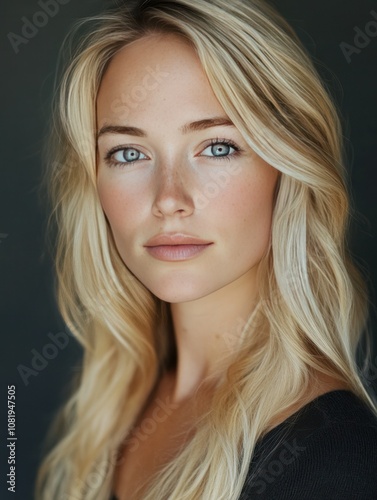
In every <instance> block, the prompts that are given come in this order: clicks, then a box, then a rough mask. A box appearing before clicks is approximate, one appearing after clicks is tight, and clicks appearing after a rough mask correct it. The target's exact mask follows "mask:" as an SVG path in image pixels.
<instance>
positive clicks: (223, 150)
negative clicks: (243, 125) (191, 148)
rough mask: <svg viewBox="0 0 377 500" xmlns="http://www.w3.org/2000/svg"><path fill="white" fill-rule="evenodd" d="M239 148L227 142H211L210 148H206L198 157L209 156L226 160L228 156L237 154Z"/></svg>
mask: <svg viewBox="0 0 377 500" xmlns="http://www.w3.org/2000/svg"><path fill="white" fill-rule="evenodd" d="M239 150H240V149H239V148H238V147H237V146H236V145H235V144H233V143H231V142H229V141H216V142H213V143H212V144H211V145H210V146H207V147H206V148H205V149H204V150H203V151H202V153H201V154H200V156H209V157H214V158H227V157H229V156H233V155H235V154H237V152H239Z"/></svg>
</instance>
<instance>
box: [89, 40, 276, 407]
mask: <svg viewBox="0 0 377 500" xmlns="http://www.w3.org/2000/svg"><path fill="white" fill-rule="evenodd" d="M130 68H132V71H130ZM151 68H152V69H154V70H156V68H157V70H158V72H159V73H158V75H157V77H156V76H155V75H153V74H152V73H151ZM147 75H150V76H147ZM143 89H144V90H143ZM213 117H223V118H227V116H226V114H225V112H224V110H223V108H222V106H221V105H220V103H219V102H218V100H217V99H216V97H215V95H214V93H213V91H212V89H211V87H210V85H209V82H208V79H207V77H206V75H205V73H204V71H203V69H202V67H201V64H200V61H199V59H198V57H197V55H196V53H195V52H194V50H193V48H192V47H190V46H189V45H188V44H187V43H186V42H185V41H183V40H181V39H180V38H178V37H177V36H175V35H149V36H147V37H144V38H142V39H140V40H138V41H136V42H134V43H133V44H132V45H130V46H128V47H125V48H123V49H122V50H121V51H119V52H118V53H117V54H116V55H115V56H114V58H113V59H112V61H111V63H110V65H109V67H108V69H107V71H106V73H105V75H104V78H103V80H102V82H101V86H100V90H99V95H98V100H97V127H98V130H101V129H102V128H103V127H104V126H108V125H116V126H131V127H138V128H140V129H142V130H144V131H145V133H146V136H145V137H140V136H135V135H131V134H130V133H129V132H128V133H103V134H102V135H100V137H99V138H98V174H97V186H98V194H99V198H100V202H101V205H102V207H103V210H104V212H105V214H106V216H107V218H108V221H109V224H110V226H111V229H112V232H113V235H114V239H115V242H116V245H117V248H118V250H119V253H120V255H121V257H122V259H123V261H124V263H125V265H126V266H127V267H128V268H129V269H130V270H131V271H132V273H133V274H134V275H135V276H136V277H137V278H138V279H139V280H140V281H141V282H142V283H143V284H144V285H145V286H146V287H147V288H148V289H149V290H150V291H151V292H152V293H153V294H154V295H156V296H157V297H159V298H160V299H162V300H164V301H166V302H169V303H170V304H171V306H170V307H171V311H172V317H173V323H174V330H175V337H176V343H177V350H178V364H177V368H176V370H175V371H174V373H173V374H170V376H171V381H172V387H173V390H172V400H173V401H177V402H180V401H183V400H185V399H187V398H189V397H190V395H192V394H193V391H194V390H195V388H196V387H197V386H198V384H199V383H200V382H201V381H202V380H203V379H204V377H206V376H207V375H209V374H213V373H215V372H216V369H218V366H219V365H218V363H219V361H220V360H222V359H225V357H226V356H227V355H229V354H230V351H231V344H232V342H230V341H229V339H235V338H236V337H237V334H238V333H239V332H240V329H241V327H242V326H243V325H244V323H245V322H246V320H247V317H248V315H249V314H250V313H251V312H252V310H253V308H254V307H255V303H256V300H257V296H258V289H257V284H256V273H257V269H258V264H259V262H260V260H261V258H262V256H263V255H264V253H265V252H266V250H267V248H268V246H269V242H270V233H271V220H272V212H273V193H274V189H275V185H276V182H277V179H278V175H279V172H278V171H277V170H276V169H275V168H273V167H271V166H270V165H268V164H267V163H266V162H265V161H264V160H262V159H261V158H260V157H259V156H258V155H257V154H256V153H255V152H254V151H253V150H252V149H251V148H250V147H249V146H248V145H247V143H246V141H245V139H244V138H243V136H242V135H241V134H240V132H239V131H238V130H237V129H236V127H235V126H234V125H217V126H213V127H211V128H206V129H204V130H195V131H190V132H188V133H185V134H184V133H182V130H181V127H182V126H183V125H185V124H188V123H191V122H195V121H198V120H203V119H208V118H213ZM217 139H220V140H224V139H226V140H227V141H232V142H233V143H234V144H235V145H236V146H237V148H239V150H240V151H239V154H237V155H236V154H234V152H235V149H233V148H232V147H229V146H228V145H227V144H224V143H221V144H218V145H217V147H216V146H214V147H213V145H212V144H211V140H214V141H216V140H217ZM219 142H221V141H219ZM114 147H123V148H126V147H128V148H131V149H129V150H128V154H131V156H132V154H133V155H134V157H136V162H135V163H134V164H131V165H130V164H127V163H126V160H125V158H124V154H123V153H124V151H122V152H118V153H114V154H113V155H112V159H113V160H114V158H115V159H116V160H117V161H121V162H122V163H121V164H120V165H109V161H106V159H105V158H106V156H107V155H108V151H109V150H111V149H112V148H114ZM221 147H222V149H221ZM132 148H134V149H132ZM219 148H220V150H219ZM135 150H136V151H135ZM219 151H220V152H223V153H224V151H225V153H224V154H226V155H227V157H224V156H223V157H221V158H216V157H215V155H219ZM139 152H140V153H141V154H139ZM221 179H223V180H224V179H225V180H226V181H224V182H221ZM214 183H215V188H213V185H214ZM210 184H211V185H212V188H213V189H212V190H211V187H209V185H210ZM216 186H217V188H216ZM167 231H174V232H182V233H186V234H190V235H194V236H196V237H199V238H202V239H205V240H207V241H211V242H213V244H212V245H211V246H209V247H208V248H207V249H206V250H205V251H204V252H202V253H201V254H199V255H197V256H195V257H194V258H190V259H188V260H184V261H178V262H165V261H160V260H157V259H156V258H154V257H153V256H151V255H150V254H149V253H148V252H147V251H146V249H145V248H144V245H145V243H146V242H147V241H148V239H150V238H151V237H152V236H154V235H157V234H159V233H162V232H167Z"/></svg>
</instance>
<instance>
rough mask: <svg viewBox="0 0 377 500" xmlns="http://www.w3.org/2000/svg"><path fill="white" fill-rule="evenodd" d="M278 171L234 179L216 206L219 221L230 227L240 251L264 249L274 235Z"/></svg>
mask: <svg viewBox="0 0 377 500" xmlns="http://www.w3.org/2000/svg"><path fill="white" fill-rule="evenodd" d="M275 181H276V176H275V175H261V176H260V177H255V176H253V177H250V178H247V177H246V178H245V177H243V178H242V179H241V178H240V179H237V178H236V179H233V182H232V183H230V185H229V186H228V189H226V190H223V191H222V192H221V196H219V197H218V199H217V200H216V203H215V205H214V206H213V210H214V213H216V212H217V213H218V217H219V219H218V223H219V226H220V229H221V227H223V228H224V229H225V228H226V232H227V233H228V234H227V237H228V238H229V241H233V243H234V247H236V250H237V253H242V248H243V249H245V251H246V250H247V249H248V250H250V249H253V250H254V251H256V252H258V253H260V252H263V251H264V249H265V248H266V245H267V244H268V242H269V239H270V231H271V220H272V212H273V193H274V188H275Z"/></svg>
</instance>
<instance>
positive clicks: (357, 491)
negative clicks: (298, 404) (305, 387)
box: [110, 390, 377, 500]
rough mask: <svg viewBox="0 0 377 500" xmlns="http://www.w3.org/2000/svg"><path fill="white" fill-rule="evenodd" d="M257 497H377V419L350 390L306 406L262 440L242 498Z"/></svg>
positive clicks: (328, 499) (251, 499)
mask: <svg viewBox="0 0 377 500" xmlns="http://www.w3.org/2000/svg"><path fill="white" fill-rule="evenodd" d="M275 446H277V448H275ZM271 452H272V453H271ZM254 499H255V500H262V499H263V500H267V499H268V500H377V418H376V417H374V415H373V414H372V413H371V411H370V410H369V408H368V407H366V405H365V404H364V403H363V402H362V401H361V400H360V399H359V398H358V397H357V396H355V395H354V394H353V393H352V392H351V391H348V390H335V391H331V392H328V393H326V394H323V395H322V396H319V397H317V398H316V399H314V400H313V401H311V402H310V403H308V404H307V405H305V406H303V407H302V408H301V409H300V410H298V411H297V412H296V413H294V414H293V415H291V416H290V417H289V418H288V419H286V420H285V421H284V422H282V423H281V424H279V425H278V426H276V427H275V428H273V429H272V430H271V431H270V432H268V433H267V434H266V435H265V436H264V437H263V438H262V439H260V440H259V441H258V443H257V445H256V448H255V455H254V457H253V460H252V462H251V464H250V468H249V473H248V476H247V479H246V482H245V484H244V487H243V490H242V493H241V495H240V497H239V500H254ZM110 500H117V497H116V496H115V495H113V496H112V497H111V499H110ZM167 500H168V499H167ZM174 500H178V499H174ZM203 500H206V499H203Z"/></svg>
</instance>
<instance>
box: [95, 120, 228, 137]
mask: <svg viewBox="0 0 377 500" xmlns="http://www.w3.org/2000/svg"><path fill="white" fill-rule="evenodd" d="M224 125H225V126H232V127H234V126H235V125H234V123H233V122H232V121H231V120H229V118H228V117H226V116H216V117H215V118H205V119H203V120H198V121H196V122H191V123H186V125H183V126H182V127H180V128H179V130H180V131H181V132H182V134H188V133H189V132H197V131H199V130H205V129H207V128H211V127H219V126H224ZM105 134H127V135H134V136H137V137H147V133H146V132H145V130H142V129H141V128H137V127H129V126H126V125H104V126H103V127H102V128H101V129H100V130H99V132H98V134H97V139H99V137H101V135H105Z"/></svg>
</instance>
